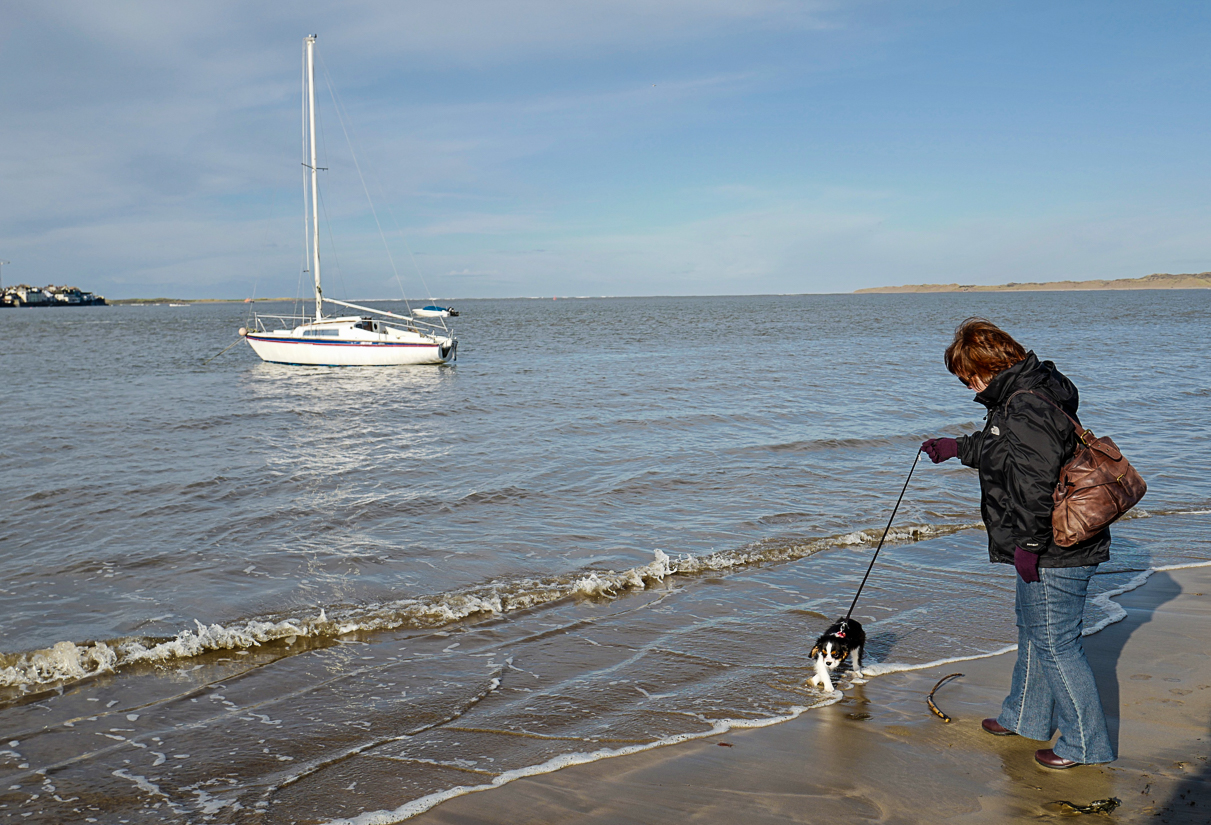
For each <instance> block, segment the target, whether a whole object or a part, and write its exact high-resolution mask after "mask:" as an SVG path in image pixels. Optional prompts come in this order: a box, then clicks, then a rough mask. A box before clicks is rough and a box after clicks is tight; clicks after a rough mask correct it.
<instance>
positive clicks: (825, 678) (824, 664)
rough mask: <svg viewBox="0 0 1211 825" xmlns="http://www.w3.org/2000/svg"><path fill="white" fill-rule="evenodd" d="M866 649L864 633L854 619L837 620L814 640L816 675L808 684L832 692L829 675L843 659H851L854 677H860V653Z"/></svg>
mask: <svg viewBox="0 0 1211 825" xmlns="http://www.w3.org/2000/svg"><path fill="white" fill-rule="evenodd" d="M865 647H866V631H864V630H863V629H862V625H861V623H859V622H858V621H857V620H855V619H837V621H835V622H833V623H832V624H831V625H829V628H828V630H826V631H824V635H823V636H821V637H820V638H819V639H817V640H816V646H815V647H813V648H812V658H813V659H815V660H816V675H815V676H812V677H811V678H810V679H808V682H809V683H810V684H812V685H814V686H816V687H823V688H824V689H825V690H827V691H830V692H831V691H833V690H834V688H833V680H832V679H831V678H830V677H829V674H830V673H831V672H832V671H834V670H836V669H837V668H838V667H839V666H840V665H841V663H842V662H843V661H845V657H846V656H849V657H850V658H851V659H852V663H851V664H852V667H853V671H854V675H855V676H861V675H862V651H863V649H864V648H865Z"/></svg>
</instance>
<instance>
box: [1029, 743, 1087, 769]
mask: <svg viewBox="0 0 1211 825" xmlns="http://www.w3.org/2000/svg"><path fill="white" fill-rule="evenodd" d="M1034 761H1035V762H1038V763H1039V764H1040V765H1042V766H1043V767H1044V768H1055V769H1056V770H1057V771H1060V770H1063V769H1064V768H1071V767H1075V766H1076V765H1079V764H1081V763H1080V762H1073V761H1072V760H1071V759H1065V758H1063V757H1062V756H1056V755H1055V751H1053V750H1052V749H1051V748H1047V750H1042V751H1035V752H1034Z"/></svg>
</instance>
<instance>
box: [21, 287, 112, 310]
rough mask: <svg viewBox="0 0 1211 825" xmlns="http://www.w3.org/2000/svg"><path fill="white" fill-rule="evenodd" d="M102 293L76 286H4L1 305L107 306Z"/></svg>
mask: <svg viewBox="0 0 1211 825" xmlns="http://www.w3.org/2000/svg"><path fill="white" fill-rule="evenodd" d="M105 305H106V303H105V299H104V298H103V297H101V296H100V295H95V294H93V293H91V292H85V291H84V290H82V289H80V288H79V287H75V286H43V287H37V286H29V285H28V284H18V285H17V286H6V287H4V291H3V293H0V306H5V307H54V306H73V307H88V306H105Z"/></svg>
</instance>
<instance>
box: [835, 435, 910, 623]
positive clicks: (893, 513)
mask: <svg viewBox="0 0 1211 825" xmlns="http://www.w3.org/2000/svg"><path fill="white" fill-rule="evenodd" d="M920 460H921V451H920V450H917V455H916V457H915V458H913V460H912V466H911V467H909V468H908V478H906V479H904V489H902V490H900V497H899V498H898V499H896V506H895V507H893V508H891V518H889V519H888V520H887V527H885V528H884V529H883V538H881V539H879V546H878V547H876V548H875V554H874V555H873V556H871V558H870V566H869V567H867V568H866V575H865V576H863V577H862V583H861V584H860V585H858V592H857V593H855V594H854V600H853V601H852V602H850V604H849V611H848V612H846V614H845V618H847V619H848V618H849V616H850V614H851V613H853V612H854V607H855V606H856V605H857V604H858V597H859V596H861V595H862V588H863V587H866V580H867V579H868V578H869V577H870V571H871V570H873V569H874V567H875V559H877V558H879V551H880V550H882V549H883V542H884V541H886V540H887V534H888V532H889V531H890V530H891V523H892V521H893V520H895V517H896V511H897V510H899V509H900V502H901V501H903V500H904V494H905V493H906V492H908V482H910V481H912V471H913V470H915V469H917V462H918V461H920Z"/></svg>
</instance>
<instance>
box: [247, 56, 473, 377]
mask: <svg viewBox="0 0 1211 825" xmlns="http://www.w3.org/2000/svg"><path fill="white" fill-rule="evenodd" d="M315 40H316V35H314V34H313V35H310V36H308V37H306V38H304V40H303V43H304V44H305V53H304V57H303V68H304V72H305V76H306V84H307V89H306V92H307V93H306V95H305V96H304V98H303V117H304V118H305V119H306V120H307V121H308V123H309V124H310V125H309V128H308V131H307V133H306V135H305V144H304V147H303V150H304V156H309V158H310V163H308V162H306V161H305V162H304V163H303V165H304V166H305V167H307V168H308V169H309V170H310V177H311V181H310V183H311V186H310V193H309V195H310V197H306V196H305V197H304V201H305V203H304V204H303V206H304V209H303V223H304V228H305V229H306V230H307V233H306V235H307V240H308V247H309V248H308V251H307V252H308V257H309V258H310V264H311V272H312V274H313V275H314V276H315V315H314V316H306V315H260V314H257V315H254V316H253V318H254V325H253V328H252V329H245V328H243V327H241V328H240V335H241V336H242V337H243V338H244V340H246V341H247V342H248V345H249V346H250V347H252V350H253V352H255V353H256V354H257V355H259V356H260V357H261V360H263V361H269V362H272V363H275V364H306V365H313V366H332V367H371V366H373V367H380V366H400V365H405V364H446V363H450V362H453V361H455V360H457V358H458V339H457V338H455V337H454V334H453V333H452V332H451V331H450V330H449V329H448V328H447V327H446V325H445V323H444V322H442V321H438V323H436V324H434V323H429V322H426V321H418V320H416V319H415V318H412V317H410V316H407V315H397V314H395V313H393V312H385V311H383V310H379V309H373V308H371V307H365V306H359V305H358V304H351V303H348V302H347V301H338V300H336V299H334V298H326V297H325V296H324V289H323V286H322V285H321V284H320V230H319V182H318V172H319V167H318V165H317V162H316V140H315ZM308 206H310V210H308V209H307V208H306V207H308ZM325 302H327V303H329V304H335V305H337V306H340V307H345V308H347V309H352V310H356V311H357V312H358V313H368V314H358V315H348V314H346V315H341V316H337V317H328V316H325V315H324V303H325ZM449 314H454V315H457V314H458V313H449V312H448V311H447V315H449ZM374 316H377V317H374ZM438 317H447V316H438ZM266 322H269V325H268V326H267V324H266ZM270 327H274V328H270Z"/></svg>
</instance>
